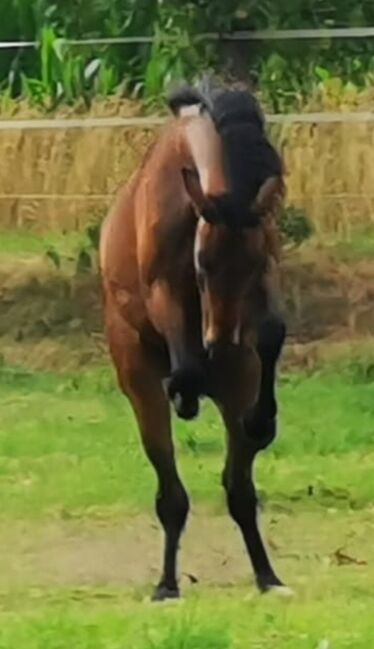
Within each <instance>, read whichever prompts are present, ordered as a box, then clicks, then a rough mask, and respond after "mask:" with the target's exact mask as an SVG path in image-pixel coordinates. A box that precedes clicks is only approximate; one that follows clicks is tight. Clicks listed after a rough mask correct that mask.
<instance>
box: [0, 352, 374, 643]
mask: <svg viewBox="0 0 374 649" xmlns="http://www.w3.org/2000/svg"><path fill="white" fill-rule="evenodd" d="M279 390H280V403H281V431H280V436H279V439H278V441H277V442H276V444H274V446H273V447H272V449H271V450H270V451H268V452H266V453H265V454H264V455H263V456H262V457H261V458H260V460H259V462H258V469H257V480H258V484H259V487H260V494H261V501H262V503H263V504H264V506H265V512H266V525H265V527H266V530H267V535H268V534H269V529H270V535H271V538H272V539H273V541H274V542H275V543H276V544H277V545H278V549H275V550H274V549H273V550H272V553H273V554H274V555H275V558H276V562H277V565H279V568H280V571H281V574H284V575H287V578H288V579H289V580H290V581H291V583H292V585H293V586H294V587H295V589H296V592H297V595H296V596H295V598H294V599H293V600H290V601H281V600H279V599H277V598H276V597H274V596H267V597H260V596H258V595H257V594H256V592H255V590H254V588H253V587H252V586H251V585H249V583H247V582H249V579H248V575H249V573H248V572H244V571H243V575H242V577H240V578H238V577H235V578H234V577H233V578H232V579H231V580H229V581H228V582H227V583H220V579H221V578H220V568H219V566H220V557H219V555H217V556H216V555H215V554H214V553H213V555H212V550H211V549H212V547H213V548H214V547H216V546H217V543H220V542H222V543H223V544H224V545H226V540H225V539H224V540H223V541H222V540H220V538H219V532H218V538H216V537H215V536H214V532H207V534H208V536H207V537H204V534H205V533H204V531H203V528H202V527H201V528H200V538H199V537H196V535H195V532H194V533H193V539H192V541H193V542H194V543H195V545H196V546H197V548H199V545H200V543H201V548H200V550H196V552H197V555H196V556H197V557H199V556H200V555H201V554H202V553H204V554H206V559H205V560H206V561H208V562H211V563H214V562H215V561H216V562H217V568H214V570H215V571H216V572H215V573H214V574H215V575H216V577H217V579H218V583H217V582H216V581H215V579H214V578H212V580H208V583H206V579H205V580H204V579H202V581H201V583H199V584H198V585H197V586H188V585H186V584H185V585H184V591H185V593H186V598H185V600H183V601H182V602H180V603H177V604H170V605H161V606H158V605H151V604H149V603H147V599H146V598H147V596H148V595H149V591H150V583H148V581H146V582H144V580H143V581H142V580H141V579H140V581H139V582H137V584H134V585H133V586H130V585H129V584H126V582H124V583H123V584H121V583H118V581H117V582H115V583H114V582H113V583H112V582H111V579H110V578H109V577H108V578H107V579H104V581H103V577H100V576H99V577H97V579H96V581H95V579H92V578H91V576H90V571H92V568H89V569H88V573H87V574H86V576H85V577H84V578H83V577H82V576H81V577H80V576H79V574H80V573H79V571H78V573H77V572H76V570H75V569H72V568H71V566H70V563H69V562H70V561H71V560H70V559H69V554H66V555H65V554H63V555H62V556H60V557H59V556H58V553H59V552H60V550H59V548H60V549H61V547H62V543H61V538H62V536H63V537H64V539H65V541H64V542H65V543H68V544H69V543H71V542H72V541H71V539H73V540H74V543H75V544H77V543H78V541H79V542H83V541H84V543H87V542H88V541H87V539H88V540H89V542H91V541H92V542H93V540H94V539H95V537H96V536H97V535H98V539H99V541H100V543H99V546H98V547H99V549H98V550H97V552H98V554H97V558H96V560H97V562H98V564H100V562H103V563H104V564H105V561H106V560H107V559H106V557H107V555H106V554H105V552H104V549H103V548H104V545H103V544H104V541H103V538H104V536H105V535H106V537H105V538H109V539H111V538H112V537H113V538H115V537H116V534H118V530H119V529H122V528H121V526H123V525H124V526H125V527H124V529H125V528H126V526H128V525H130V528H131V526H132V525H133V524H134V521H136V520H137V519H138V516H146V520H148V518H149V516H150V512H151V510H153V496H154V490H155V480H154V476H153V473H152V470H151V468H150V466H149V464H148V462H147V461H146V460H145V458H144V454H143V452H142V450H141V448H140V444H139V441H138V435H137V431H136V427H135V423H134V419H133V416H132V414H131V411H130V408H129V405H128V404H127V402H126V401H125V399H124V398H123V397H122V396H121V395H120V394H119V392H118V390H117V388H116V386H115V384H114V381H113V378H112V374H111V372H110V371H109V370H108V369H106V368H104V369H96V370H90V371H85V372H81V373H79V374H74V375H57V374H53V373H46V372H31V371H28V370H24V369H22V368H15V367H9V366H2V367H1V368H0V391H1V395H2V396H1V402H0V421H1V426H0V512H1V514H0V530H1V532H0V533H1V535H2V543H1V551H0V565H1V569H0V572H1V575H2V576H1V578H0V649H14V647H17V649H70V648H71V647H74V649H104V648H105V649H122V648H123V647H126V648H127V647H129V648H130V647H131V649H200V648H201V649H247V648H250V649H251V648H253V649H257V648H260V647H261V648H262V649H267V648H269V649H273V648H274V647H276V648H277V649H330V648H331V649H367V648H368V647H369V646H371V645H370V643H371V640H372V637H373V633H374V622H373V619H372V614H371V611H372V608H373V604H374V590H373V587H372V585H373V583H374V573H373V563H374V553H373V548H372V543H371V538H372V532H373V521H372V503H373V495H374V477H373V471H372V467H373V461H374V444H373V432H374V431H373V421H374V384H373V382H372V381H371V379H370V363H368V362H367V361H366V364H365V359H364V358H363V359H356V360H355V362H350V363H348V362H344V361H343V360H342V359H340V360H339V362H338V363H337V365H336V366H335V367H334V365H333V364H330V365H326V366H323V365H321V366H318V367H317V369H316V371H315V372H314V373H311V374H301V373H293V374H288V375H283V376H282V377H281V381H280V388H279ZM176 442H177V446H178V457H179V459H180V464H181V470H182V473H183V476H184V479H185V482H186V484H187V485H188V488H189V489H190V491H191V493H192V496H193V503H194V509H195V510H196V509H197V516H198V520H200V523H201V522H202V521H203V520H204V521H209V520H210V521H211V525H212V528H211V529H212V530H214V529H220V527H219V528H215V527H214V525H213V523H214V521H215V520H218V516H219V515H220V514H223V513H224V511H225V508H224V503H223V496H222V493H221V489H220V471H221V466H222V461H223V434H222V431H221V424H220V423H219V421H218V419H217V416H216V413H215V411H214V410H213V408H212V407H211V406H210V405H209V404H208V403H207V404H204V409H203V416H202V418H201V419H200V420H199V421H198V422H197V423H194V424H188V425H187V424H183V423H177V425H176ZM199 512H200V513H199ZM199 517H200V518H199ZM149 520H150V521H151V520H153V519H149ZM225 520H226V519H225ZM51 525H52V526H55V528H56V530H57V531H55V534H56V536H55V537H53V536H50V531H48V530H50V526H51ZM147 525H148V524H147ZM197 525H199V523H197ZM227 525H229V523H227ZM103 526H104V527H103ZM55 528H53V529H55ZM145 529H147V530H148V531H147V533H146V535H147V538H148V537H149V529H150V528H149V526H148V527H146V528H145ZM195 529H198V528H197V527H196V528H195ZM207 529H209V527H208V528H207ZM127 533H128V532H127ZM59 535H60V536H59ZM130 536H131V534H130ZM153 536H154V537H155V539H156V538H157V532H156V531H152V538H153ZM235 538H236V537H235ZM51 539H55V541H53V540H51ZM56 539H57V541H56ZM59 539H60V540H59ZM147 542H148V541H147V539H143V540H140V541H139V543H138V545H139V547H138V548H136V553H137V552H139V555H138V554H135V557H131V558H130V555H126V552H127V551H128V549H126V547H125V546H124V550H123V551H124V553H125V554H124V556H123V561H124V562H125V563H126V560H128V561H130V562H131V561H132V560H133V561H136V562H139V565H141V564H143V563H147V562H148V559H147V555H146V554H145V553H143V549H142V548H143V545H144V544H146V543H147ZM238 542H239V541H238ZM53 543H56V548H53V547H52V548H51V547H49V545H51V544H53ZM227 543H228V542H227ZM69 547H70V546H69ZM74 547H75V546H74ZM235 547H236V546H235ZM339 547H342V548H343V550H344V551H345V552H346V554H347V555H348V557H351V558H350V559H348V564H347V565H338V563H337V560H336V557H335V554H334V553H335V551H336V550H337V548H339ZM202 548H203V549H202ZM69 551H70V550H69ZM117 551H118V550H117ZM227 551H228V552H229V553H230V554H229V555H228V556H229V559H226V561H227V560H229V562H230V561H231V563H232V565H233V566H235V564H236V561H239V562H240V561H243V562H244V558H243V556H242V555H238V556H237V560H236V559H235V556H236V553H237V550H236V549H235V548H234V546H231V545H230V544H229V545H228V546H227ZM64 552H65V550H64ZM209 552H210V555H209ZM50 553H52V554H50ZM84 555H85V550H84V549H83V550H82V554H81V555H79V556H81V561H82V562H83V563H84V559H85V557H84ZM36 556H38V557H39V563H36V564H35V565H34V569H33V570H34V572H32V571H31V572H30V571H29V567H30V565H31V563H32V562H33V561H35V557H36ZM121 556H122V554H121V553H120V555H119V557H120V558H121ZM51 557H52V559H51ZM126 557H127V559H126ZM334 557H335V558H334ZM361 559H362V560H364V562H366V561H367V562H368V565H361V564H360V562H359V560H361ZM186 560H187V561H188V562H191V560H192V559H191V558H190V559H186ZM356 560H357V561H358V563H356ZM195 561H197V559H196V558H195ZM54 562H57V563H58V562H60V567H61V570H62V571H63V574H64V579H63V580H62V582H61V583H60V582H59V578H57V577H56V576H54V573H53V570H52V573H51V574H50V571H51V564H52V566H53V565H54ZM74 565H75V564H73V568H74ZM89 565H90V564H89ZM240 565H241V564H240ZM244 565H246V563H245V562H244ZM35 566H36V567H35ZM64 566H66V572H64ZM69 566H70V567H69ZM103 569H104V568H103ZM20 570H21V572H20ZM74 570H75V572H74ZM222 570H223V568H222ZM200 571H202V572H203V573H204V568H203V567H200ZM234 572H235V571H234ZM100 574H101V573H100ZM51 575H52V576H51ZM210 581H211V583H210Z"/></svg>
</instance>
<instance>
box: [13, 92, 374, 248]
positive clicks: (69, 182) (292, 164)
mask: <svg viewBox="0 0 374 649" xmlns="http://www.w3.org/2000/svg"><path fill="white" fill-rule="evenodd" d="M135 113H136V110H135V109H134V108H133V107H130V110H129V107H128V106H125V108H124V109H122V110H118V105H116V106H114V107H111V106H110V104H109V105H107V106H106V107H104V108H103V106H101V108H100V109H99V110H98V109H97V108H96V109H95V110H94V111H93V113H91V114H94V115H98V114H99V115H100V114H101V115H103V114H105V115H113V114H126V115H129V114H135ZM23 116H24V115H17V117H23ZM154 136H155V130H152V129H140V128H138V129H133V130H126V129H120V128H112V129H110V128H105V129H92V130H90V131H81V130H66V131H64V130H61V131H48V130H45V131H43V130H42V131H24V132H22V131H0V149H1V152H2V156H1V161H0V228H14V227H20V228H28V229H33V230H35V231H43V230H48V229H55V230H68V229H79V228H81V227H83V226H84V225H85V224H86V223H87V222H89V221H90V220H92V219H95V218H96V217H98V216H100V215H102V214H103V213H105V210H106V209H107V207H108V205H109V204H110V195H111V194H112V193H113V192H115V191H116V188H117V187H118V185H120V184H121V183H122V182H123V181H126V179H127V178H128V177H129V175H130V174H131V173H132V171H133V170H134V169H135V168H136V166H137V164H138V163H139V161H140V159H141V156H142V154H143V153H144V151H145V150H146V148H147V146H148V144H149V143H150V141H151V140H152V139H153V138H154ZM273 138H274V140H275V141H276V142H277V143H278V145H279V146H280V147H281V148H282V151H283V154H284V157H285V161H286V166H287V170H288V178H287V185H288V202H289V203H292V204H293V205H295V206H298V207H304V208H306V210H307V211H308V214H309V216H310V217H311V218H312V220H313V221H314V224H315V227H316V230H317V233H322V234H326V233H327V234H331V235H334V236H336V235H337V234H338V235H339V236H340V237H342V238H347V239H349V236H350V233H351V230H352V229H353V228H354V227H355V226H356V225H367V224H370V223H374V172H373V169H374V123H363V124H315V125H310V124H293V125H288V126H284V127H281V128H280V127H276V128H275V127H274V130H273ZM25 194H33V195H39V194H41V195H49V196H52V198H48V199H47V200H46V199H42V198H36V197H35V198H33V199H25V198H22V195H25ZM53 196H56V197H55V198H53ZM59 197H60V198H59Z"/></svg>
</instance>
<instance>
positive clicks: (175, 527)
mask: <svg viewBox="0 0 374 649" xmlns="http://www.w3.org/2000/svg"><path fill="white" fill-rule="evenodd" d="M108 338H109V345H110V350H111V354H112V358H113V361H114V364H115V366H116V369H117V374H118V379H119V383H120V385H121V388H122V390H123V392H124V393H125V394H126V395H127V396H128V397H129V399H130V401H131V404H132V407H133V409H134V412H135V416H136V419H137V422H138V425H139V429H140V433H141V438H142V442H143V446H144V449H145V451H146V453H147V456H148V458H149V460H150V461H151V463H152V465H153V467H154V469H155V471H156V474H157V478H158V492H157V497H156V511H157V515H158V518H159V520H160V522H161V524H162V526H163V529H164V532H165V549H164V561H163V570H162V575H161V579H160V582H159V584H158V586H157V587H156V590H155V593H154V596H153V599H154V600H163V599H167V598H176V597H178V596H179V588H178V583H177V552H178V543H179V539H180V536H181V533H182V531H183V528H184V525H185V522H186V519H187V515H188V510H189V502H188V496H187V493H186V491H185V489H184V486H183V484H182V482H181V480H180V477H179V475H178V471H177V467H176V462H175V455H174V447H173V441H172V435H171V423H170V407H169V403H168V401H167V399H166V396H165V394H164V390H163V388H162V384H161V380H160V377H159V375H158V372H157V370H156V368H155V367H154V366H153V365H152V360H151V359H150V358H148V355H147V354H146V352H145V350H144V348H143V347H142V345H141V344H140V343H139V341H138V339H137V336H136V334H135V333H134V332H132V331H131V330H130V329H126V328H125V325H124V324H123V323H119V324H117V326H113V323H112V325H111V326H109V327H108Z"/></svg>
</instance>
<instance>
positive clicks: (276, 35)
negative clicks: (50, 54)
mask: <svg viewBox="0 0 374 649" xmlns="http://www.w3.org/2000/svg"><path fill="white" fill-rule="evenodd" d="M373 37H374V27H336V28H331V29H330V28H320V29H318V28H316V29H275V30H271V29H266V30H257V31H237V32H232V33H222V34H217V33H206V34H197V35H196V36H195V38H197V39H200V40H207V41H274V40H304V39H307V40H315V39H329V38H334V39H336V38H339V39H342V38H373ZM154 40H155V37H154V36H118V37H113V38H110V37H109V38H83V39H80V40H78V39H67V40H66V43H67V44H69V45H74V46H77V47H84V46H95V45H97V46H102V45H129V44H133V43H135V44H136V43H139V44H142V43H153V41H154ZM39 45H40V43H39V42H38V41H2V42H0V50H1V49H2V50H6V49H7V50H10V49H24V48H31V47H38V46H39Z"/></svg>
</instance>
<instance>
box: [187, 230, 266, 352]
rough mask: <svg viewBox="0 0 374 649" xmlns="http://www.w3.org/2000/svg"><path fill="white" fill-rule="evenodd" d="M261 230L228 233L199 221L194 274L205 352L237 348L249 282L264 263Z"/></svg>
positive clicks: (248, 295) (249, 287)
mask: <svg viewBox="0 0 374 649" xmlns="http://www.w3.org/2000/svg"><path fill="white" fill-rule="evenodd" d="M262 236H263V233H262V230H261V229H260V228H256V229H250V230H230V229H229V228H227V227H226V226H225V225H214V224H211V223H208V222H206V221H205V220H204V219H199V222H198V226H197V231H196V238H195V255H194V263H195V271H196V277H197V283H198V287H199V291H200V296H201V306H202V327H203V331H202V335H203V344H204V347H205V349H206V350H207V351H208V352H209V353H210V354H214V353H215V351H218V349H223V348H224V347H226V346H228V345H239V344H240V340H241V330H242V326H243V320H244V318H245V311H246V308H248V304H249V302H250V291H251V281H252V279H253V276H254V273H256V271H258V270H259V269H260V268H261V266H262V264H263V263H264V256H263V245H262V244H263V239H262Z"/></svg>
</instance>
